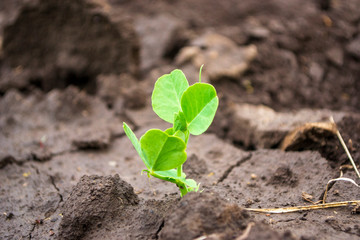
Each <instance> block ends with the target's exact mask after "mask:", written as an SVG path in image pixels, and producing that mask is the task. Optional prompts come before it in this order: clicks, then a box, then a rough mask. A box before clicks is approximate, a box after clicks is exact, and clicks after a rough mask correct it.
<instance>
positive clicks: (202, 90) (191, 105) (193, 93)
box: [181, 83, 219, 135]
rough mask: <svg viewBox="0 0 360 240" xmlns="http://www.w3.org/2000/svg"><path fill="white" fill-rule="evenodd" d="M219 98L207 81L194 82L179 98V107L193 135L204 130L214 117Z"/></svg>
mask: <svg viewBox="0 0 360 240" xmlns="http://www.w3.org/2000/svg"><path fill="white" fill-rule="evenodd" d="M218 105H219V99H218V97H217V95H216V90H215V88H214V87H213V86H212V85H210V84H207V83H195V84H194V85H192V86H191V87H189V88H188V89H187V90H186V91H185V92H184V94H183V96H182V98H181V108H182V110H183V113H184V115H185V118H186V122H187V124H188V130H189V131H190V133H191V134H193V135H200V134H202V133H203V132H205V131H206V130H207V129H208V128H209V126H210V124H211V122H212V121H213V119H214V116H215V113H216V110H217V107H218Z"/></svg>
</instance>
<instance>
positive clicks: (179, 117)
mask: <svg viewBox="0 0 360 240" xmlns="http://www.w3.org/2000/svg"><path fill="white" fill-rule="evenodd" d="M178 130H180V131H186V130H187V123H186V119H185V115H184V113H183V112H178V113H176V114H175V116H174V131H178Z"/></svg>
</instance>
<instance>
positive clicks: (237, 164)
mask: <svg viewBox="0 0 360 240" xmlns="http://www.w3.org/2000/svg"><path fill="white" fill-rule="evenodd" d="M251 157H252V153H249V154H248V155H247V156H245V157H243V158H241V159H240V160H239V161H237V162H236V163H235V164H233V165H231V166H230V167H228V169H226V171H225V172H224V174H223V175H222V176H221V177H220V178H219V180H218V182H217V183H221V182H223V181H224V180H225V179H226V178H227V177H228V176H229V174H230V173H231V171H232V170H233V169H234V168H235V167H239V166H240V165H241V164H243V163H244V162H246V161H248V160H249V159H251Z"/></svg>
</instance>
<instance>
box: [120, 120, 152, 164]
mask: <svg viewBox="0 0 360 240" xmlns="http://www.w3.org/2000/svg"><path fill="white" fill-rule="evenodd" d="M123 128H124V131H125V134H126V136H127V137H128V138H129V139H130V141H131V143H132V145H133V146H134V148H135V150H136V151H137V153H138V154H139V156H140V158H141V160H143V162H144V163H145V166H146V167H147V168H149V162H148V161H147V160H146V158H145V156H144V154H143V152H142V150H141V146H140V143H139V140H138V139H137V137H136V136H135V134H134V132H133V131H132V130H131V129H130V128H129V126H128V125H127V124H126V123H125V122H124V123H123Z"/></svg>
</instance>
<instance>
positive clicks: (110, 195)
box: [59, 175, 139, 239]
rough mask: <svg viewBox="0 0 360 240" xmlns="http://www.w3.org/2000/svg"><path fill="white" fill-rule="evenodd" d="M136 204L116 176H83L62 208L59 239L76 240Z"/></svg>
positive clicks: (132, 194) (128, 190)
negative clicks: (105, 220) (106, 219)
mask: <svg viewBox="0 0 360 240" xmlns="http://www.w3.org/2000/svg"><path fill="white" fill-rule="evenodd" d="M138 203H139V198H138V196H137V195H136V194H135V193H134V190H133V188H132V187H131V186H130V185H129V184H128V183H126V182H124V181H123V180H121V179H120V177H119V175H115V176H114V177H112V176H107V177H100V176H94V175H93V176H83V177H82V178H81V179H80V182H79V183H78V184H77V185H76V186H75V187H74V188H73V191H72V192H71V194H70V196H69V198H68V199H67V200H66V201H65V203H64V206H63V207H62V209H63V210H62V214H63V218H62V220H61V224H60V230H59V239H77V238H80V237H82V236H84V234H85V233H86V232H87V231H89V230H90V229H92V228H94V227H96V226H99V225H101V222H102V221H104V219H105V218H112V217H114V216H116V215H118V214H121V212H122V209H123V208H126V207H127V206H131V205H136V204H138Z"/></svg>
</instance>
